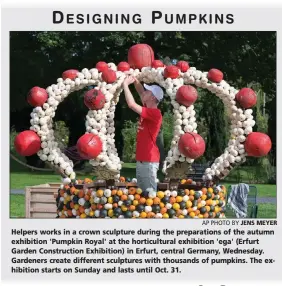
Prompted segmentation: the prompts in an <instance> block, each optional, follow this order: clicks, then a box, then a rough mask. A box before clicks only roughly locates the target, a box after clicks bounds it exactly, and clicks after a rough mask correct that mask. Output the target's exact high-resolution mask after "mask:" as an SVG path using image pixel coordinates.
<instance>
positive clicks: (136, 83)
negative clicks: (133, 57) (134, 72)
mask: <svg viewBox="0 0 282 286" xmlns="http://www.w3.org/2000/svg"><path fill="white" fill-rule="evenodd" d="M134 79H135V81H134V86H135V89H136V91H137V92H138V94H139V96H140V98H141V100H142V97H143V92H144V87H143V85H142V84H141V83H140V81H139V80H138V79H137V78H134Z"/></svg>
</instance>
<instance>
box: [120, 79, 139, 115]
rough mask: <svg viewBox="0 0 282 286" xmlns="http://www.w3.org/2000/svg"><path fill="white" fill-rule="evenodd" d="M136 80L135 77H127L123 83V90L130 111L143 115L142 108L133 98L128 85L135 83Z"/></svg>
mask: <svg viewBox="0 0 282 286" xmlns="http://www.w3.org/2000/svg"><path fill="white" fill-rule="evenodd" d="M135 80H136V79H135V78H134V77H133V76H127V77H126V78H125V80H124V81H123V90H124V95H125V100H126V102H127V105H128V107H129V108H130V109H132V110H133V111H135V112H137V113H138V114H141V112H142V106H140V105H139V104H137V103H136V102H135V100H134V98H133V95H132V94H131V92H130V90H129V87H128V85H129V84H132V83H133V82H135Z"/></svg>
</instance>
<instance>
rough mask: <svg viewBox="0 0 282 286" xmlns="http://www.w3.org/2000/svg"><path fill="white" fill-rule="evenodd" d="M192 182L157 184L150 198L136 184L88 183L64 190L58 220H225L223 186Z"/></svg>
mask: <svg viewBox="0 0 282 286" xmlns="http://www.w3.org/2000/svg"><path fill="white" fill-rule="evenodd" d="M191 182H192V180H191V179H188V180H186V179H182V180H177V179H174V180H170V181H169V182H163V183H159V184H158V191H150V192H149V195H148V196H146V197H145V196H144V195H143V191H142V190H141V189H140V188H138V185H137V184H136V183H133V182H124V180H122V181H119V182H116V181H115V180H114V179H112V178H111V179H104V180H97V181H95V182H93V181H92V180H89V179H86V180H84V181H80V182H78V184H69V185H64V186H61V187H60V188H59V190H58V195H57V197H56V202H57V217H58V218H225V215H224V211H225V204H226V203H225V196H226V188H225V187H224V186H215V187H205V186H202V185H199V184H191Z"/></svg>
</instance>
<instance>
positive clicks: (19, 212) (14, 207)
mask: <svg viewBox="0 0 282 286" xmlns="http://www.w3.org/2000/svg"><path fill="white" fill-rule="evenodd" d="M10 217H25V196H24V195H10Z"/></svg>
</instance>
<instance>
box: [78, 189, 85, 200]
mask: <svg viewBox="0 0 282 286" xmlns="http://www.w3.org/2000/svg"><path fill="white" fill-rule="evenodd" d="M78 197H79V198H83V197H84V191H83V190H80V191H79V193H78Z"/></svg>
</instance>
